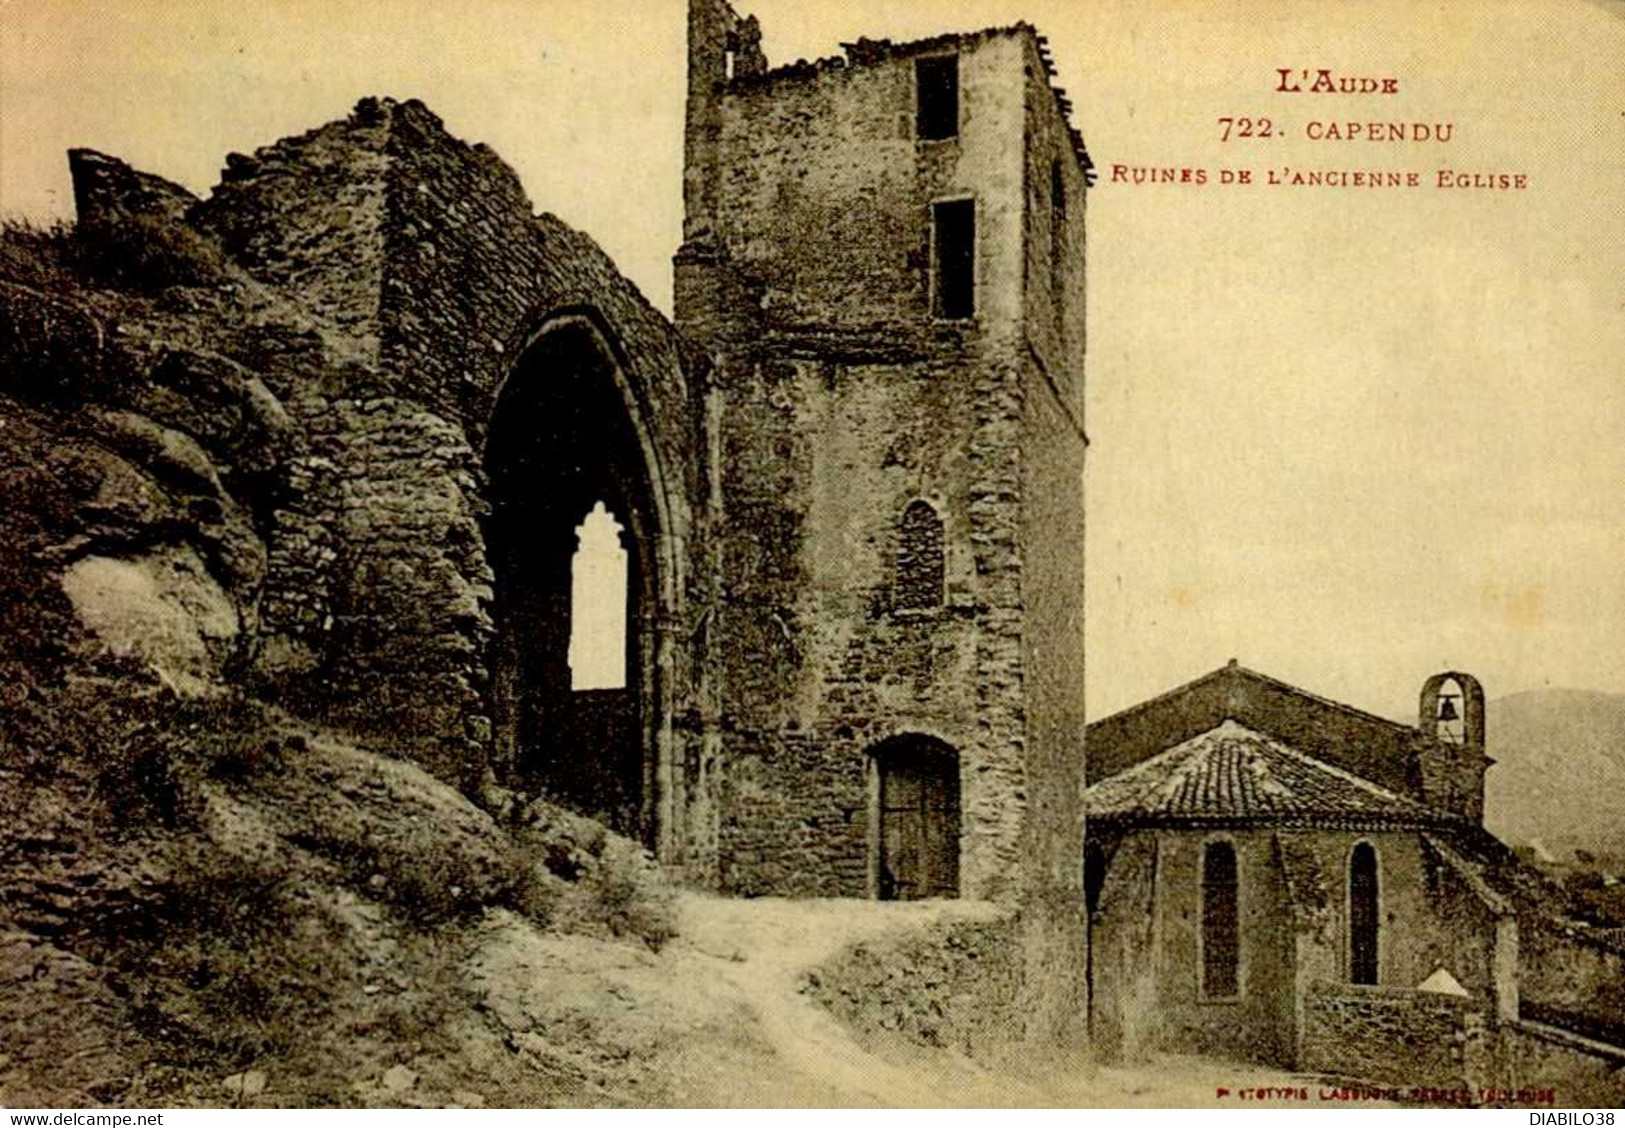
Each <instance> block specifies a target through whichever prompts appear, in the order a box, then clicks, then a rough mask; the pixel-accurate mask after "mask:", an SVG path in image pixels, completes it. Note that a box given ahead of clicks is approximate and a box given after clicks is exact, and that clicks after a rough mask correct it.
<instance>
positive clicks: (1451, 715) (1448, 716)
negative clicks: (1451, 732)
mask: <svg viewBox="0 0 1625 1128" xmlns="http://www.w3.org/2000/svg"><path fill="white" fill-rule="evenodd" d="M1439 719H1440V720H1441V721H1459V720H1461V714H1460V713H1458V712H1456V699H1455V698H1454V697H1446V698H1444V699H1443V700H1441V701H1440V702H1439Z"/></svg>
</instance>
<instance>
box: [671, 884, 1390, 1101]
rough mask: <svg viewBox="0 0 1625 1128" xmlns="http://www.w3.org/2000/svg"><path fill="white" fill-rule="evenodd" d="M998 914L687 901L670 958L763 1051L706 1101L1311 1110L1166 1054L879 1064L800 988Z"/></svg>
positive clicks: (1261, 1074)
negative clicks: (813, 975)
mask: <svg viewBox="0 0 1625 1128" xmlns="http://www.w3.org/2000/svg"><path fill="white" fill-rule="evenodd" d="M997 911H998V910H996V909H994V908H993V907H991V906H988V905H983V904H976V903H971V902H924V903H913V904H896V903H892V904H882V903H878V902H873V901H784V900H774V899H762V900H752V901H741V900H724V899H721V898H715V897H707V896H703V895H699V894H685V895H684V897H683V899H682V901H681V903H680V913H681V927H682V935H683V940H682V941H680V942H679V945H680V947H681V948H682V949H683V951H682V952H681V954H680V955H679V959H680V960H681V962H682V963H683V964H684V965H685V966H686V967H689V968H692V969H693V971H694V972H695V973H697V974H700V975H703V976H706V977H708V978H709V980H710V982H709V983H708V984H707V985H706V990H707V991H709V992H711V993H714V994H719V995H726V996H729V997H731V998H733V999H734V1000H735V1001H736V1002H737V1004H738V1005H739V1006H740V1007H741V1010H742V1017H743V1016H748V1018H749V1020H750V1021H751V1024H752V1026H753V1027H754V1028H755V1030H754V1032H755V1033H756V1034H757V1035H759V1037H760V1038H761V1040H762V1041H763V1042H764V1043H765V1048H766V1049H768V1050H769V1051H770V1053H771V1060H770V1061H769V1062H767V1063H764V1064H765V1070H763V1071H762V1073H761V1075H758V1076H753V1077H750V1078H742V1077H740V1076H738V1075H737V1073H735V1074H733V1075H731V1076H730V1077H724V1078H720V1079H719V1081H720V1082H721V1083H719V1084H718V1086H717V1087H716V1088H715V1089H714V1090H711V1091H710V1092H709V1094H708V1095H709V1097H710V1099H711V1100H712V1101H713V1102H714V1103H721V1104H728V1103H741V1104H744V1103H748V1104H784V1105H803V1106H805V1105H807V1104H831V1105H841V1106H883V1107H884V1106H892V1107H905V1108H906V1107H913V1108H935V1107H944V1106H961V1107H964V1106H970V1107H1010V1106H1018V1107H1020V1106H1039V1107H1090V1106H1094V1107H1206V1106H1214V1105H1218V1106H1224V1105H1225V1104H1227V1103H1237V1102H1238V1101H1239V1098H1238V1097H1235V1096H1232V1097H1230V1098H1228V1099H1227V1100H1225V1099H1216V1094H1217V1093H1218V1092H1219V1090H1220V1089H1226V1090H1229V1092H1230V1093H1232V1094H1236V1093H1239V1092H1240V1091H1241V1090H1243V1089H1249V1088H1258V1087H1265V1086H1268V1087H1272V1088H1276V1089H1287V1088H1293V1089H1302V1090H1304V1091H1305V1092H1306V1093H1307V1094H1308V1096H1309V1098H1310V1101H1309V1103H1317V1102H1316V1101H1315V1099H1314V1098H1315V1097H1316V1095H1317V1092H1318V1088H1319V1086H1318V1084H1317V1083H1316V1082H1315V1081H1314V1080H1313V1079H1310V1078H1304V1077H1295V1076H1293V1075H1290V1074H1285V1073H1282V1072H1278V1071H1272V1070H1267V1069H1262V1068H1259V1067H1256V1066H1245V1065H1233V1064H1230V1063H1226V1062H1215V1061H1208V1060H1204V1059H1199V1058H1187V1057H1180V1056H1174V1055H1165V1056H1160V1057H1158V1058H1157V1059H1156V1060H1154V1061H1151V1062H1147V1063H1145V1064H1143V1065H1136V1066H1134V1067H1132V1068H1128V1067H1116V1068H1112V1067H1090V1068H1087V1069H1082V1070H1079V1071H1077V1072H1076V1073H1075V1074H1072V1075H1064V1076H1063V1075H1058V1074H1045V1075H1042V1076H1040V1077H1026V1078H1023V1077H1017V1076H1013V1075H1010V1074H1007V1073H1000V1072H994V1071H992V1070H990V1069H988V1068H986V1067H985V1066H983V1065H981V1064H979V1063H978V1062H975V1061H972V1060H970V1059H968V1058H966V1057H964V1056H963V1055H960V1054H956V1053H951V1052H948V1051H932V1050H925V1049H921V1050H919V1051H918V1052H915V1053H909V1054H907V1055H906V1059H905V1058H904V1057H903V1056H902V1055H900V1056H899V1059H898V1060H888V1059H887V1058H884V1057H881V1056H878V1055H877V1054H875V1053H872V1052H870V1051H869V1050H867V1049H865V1048H864V1047H863V1046H861V1045H860V1044H859V1043H858V1042H857V1041H856V1040H855V1039H854V1037H853V1036H852V1034H851V1033H850V1032H849V1031H848V1030H847V1029H846V1028H845V1027H843V1026H842V1025H841V1024H840V1023H839V1022H837V1021H836V1020H835V1018H834V1017H833V1016H831V1015H830V1014H829V1012H828V1011H826V1010H825V1009H824V1008H822V1007H821V1006H819V1005H818V1004H817V1003H815V1002H814V1001H813V1000H812V999H811V998H809V997H808V996H806V995H803V994H802V993H801V992H800V990H799V987H800V982H801V977H802V975H803V974H804V973H805V972H806V971H808V970H809V969H811V968H814V967H816V966H818V965H819V964H822V963H824V962H825V961H827V960H828V959H829V958H830V957H832V956H834V955H835V954H836V953H837V952H838V951H840V950H841V949H842V948H844V947H845V946H847V945H849V944H853V943H856V942H858V941H862V940H875V939H879V938H881V937H884V936H887V935H890V934H894V933H897V932H901V931H904V930H912V929H915V928H918V927H920V926H921V925H923V924H927V923H931V922H936V921H943V920H953V919H961V920H965V919H990V918H992V917H994V916H995V915H996V914H997ZM696 1096H701V1097H702V1099H703V1095H702V1094H696ZM1293 1103H1296V1102H1295V1101H1294V1102H1293ZM1367 1107H1369V1106H1367Z"/></svg>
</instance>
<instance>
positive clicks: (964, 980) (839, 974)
mask: <svg viewBox="0 0 1625 1128" xmlns="http://www.w3.org/2000/svg"><path fill="white" fill-rule="evenodd" d="M1022 974H1023V972H1022V959H1021V936H1020V927H1019V921H1018V920H1016V919H1015V918H1014V917H1011V916H1002V917H999V918H997V919H992V920H969V921H967V920H950V921H946V922H937V923H935V924H932V925H928V926H924V927H922V928H920V929H919V930H918V931H916V932H911V933H908V934H906V935H903V936H901V937H890V938H887V939H884V940H878V941H873V942H865V943H861V944H857V945H854V946H853V947H851V948H849V949H847V950H845V951H843V952H841V953H840V954H839V955H837V956H836V957H835V958H834V959H832V960H830V961H828V962H826V963H825V964H824V965H823V966H821V967H819V968H817V969H815V970H814V971H811V972H808V973H807V974H806V976H805V977H804V978H803V980H802V987H801V989H802V991H803V992H804V993H806V994H808V995H811V996H812V997H813V998H814V999H816V1000H817V1001H818V1002H819V1003H820V1004H822V1005H823V1006H824V1007H826V1008H828V1010H829V1011H830V1012H831V1013H832V1014H834V1015H835V1016H836V1017H837V1018H839V1019H840V1020H841V1021H842V1022H843V1023H844V1024H845V1025H846V1026H847V1027H848V1028H849V1029H851V1030H852V1031H853V1032H854V1033H855V1034H856V1035H857V1036H858V1038H859V1040H860V1041H862V1042H864V1043H865V1044H867V1045H872V1046H877V1047H879V1048H884V1046H885V1043H886V1042H888V1041H902V1042H905V1043H908V1044H911V1045H914V1046H927V1047H932V1048H937V1049H949V1050H954V1051H957V1052H959V1053H962V1054H965V1055H966V1056H968V1057H972V1058H975V1059H977V1060H979V1061H982V1062H985V1063H995V1064H996V1063H1000V1062H1006V1061H1009V1060H1011V1058H1012V1056H1013V1055H1017V1054H1022V1052H1023V1051H1022V1050H1021V1049H1020V1046H1021V1044H1022V1034H1023V1028H1024V1024H1025V1022H1026V1021H1027V1017H1028V1016H1027V1013H1026V1012H1025V1011H1024V1009H1023V1008H1022V1007H1021V1006H1020V999H1021V994H1022V991H1021V982H1022ZM1029 1064H1030V1062H1029Z"/></svg>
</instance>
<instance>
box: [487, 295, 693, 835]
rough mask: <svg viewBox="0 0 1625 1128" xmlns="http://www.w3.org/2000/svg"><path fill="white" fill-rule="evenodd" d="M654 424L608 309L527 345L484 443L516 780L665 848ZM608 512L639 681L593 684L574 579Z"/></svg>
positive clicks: (549, 324)
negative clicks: (592, 529)
mask: <svg viewBox="0 0 1625 1128" xmlns="http://www.w3.org/2000/svg"><path fill="white" fill-rule="evenodd" d="M642 416H643V412H642V408H641V405H640V404H639V402H638V399H637V397H636V396H635V394H634V392H633V388H632V385H631V383H630V381H629V379H628V376H627V371H626V360H625V358H624V356H622V355H621V353H620V352H619V350H618V349H617V348H616V346H615V343H614V337H613V335H612V334H611V333H610V332H609V331H608V329H607V327H606V326H605V324H604V323H603V322H602V320H601V319H600V318H599V317H597V315H596V314H595V313H594V312H593V311H587V310H572V311H564V312H559V313H555V314H553V315H551V316H549V317H547V318H545V319H543V320H542V321H541V322H540V323H539V324H538V327H537V328H536V329H535V331H534V332H532V333H531V334H529V336H528V337H527V338H526V340H525V343H524V347H523V348H522V349H521V350H520V351H519V360H518V361H517V363H516V364H515V365H514V367H513V369H512V370H511V371H510V373H509V375H508V377H507V379H506V380H505V381H504V382H503V384H502V386H501V387H500V388H499V389H498V392H497V395H496V396H495V399H494V406H493V409H492V413H491V419H490V423H489V427H488V429H487V434H486V441H485V456H484V464H485V472H486V475H487V477H488V479H489V483H490V484H489V497H490V502H491V509H490V513H489V514H488V516H487V517H486V520H485V535H486V551H487V557H488V559H489V561H490V564H491V568H492V572H493V573H494V581H495V582H494V585H493V587H494V600H493V604H494V605H493V619H494V621H495V622H494V625H495V628H496V638H495V639H494V640H493V642H492V644H491V650H490V663H489V666H490V675H491V691H490V693H491V709H492V721H493V729H494V732H493V737H494V743H495V753H496V757H495V758H496V762H497V767H498V770H499V773H500V774H502V775H503V776H504V777H505V778H506V781H507V782H509V783H510V785H513V786H517V787H520V788H522V789H524V790H526V791H529V792H534V793H538V794H542V795H546V796H548V797H550V798H553V799H555V800H557V801H558V802H560V803H562V804H563V805H565V806H568V807H570V808H572V809H575V810H578V811H580V812H582V813H584V814H588V815H592V816H595V817H598V818H601V819H602V820H604V821H605V822H607V823H608V824H609V825H610V826H612V827H614V828H615V829H616V830H619V831H621V832H622V833H624V834H627V835H629V836H631V837H635V838H638V839H640V840H641V841H643V842H644V843H645V845H648V846H650V847H651V848H657V849H658V847H659V845H660V843H661V829H662V824H663V822H665V821H666V816H664V815H663V813H662V812H663V810H664V808H665V807H666V805H667V803H666V799H667V797H666V796H665V795H664V794H662V792H663V789H664V788H663V784H662V781H663V780H664V779H666V778H668V777H669V768H668V765H667V761H668V760H669V748H670V743H671V742H670V712H671V710H670V706H669V702H668V701H667V700H666V694H667V693H668V692H669V683H670V678H669V676H668V671H666V669H665V667H666V666H667V665H668V664H669V657H668V655H667V654H666V649H667V648H666V646H665V645H664V641H663V639H662V632H661V629H660V624H661V623H662V622H664V621H665V619H666V618H667V608H666V604H667V598H666V596H665V592H666V591H668V590H669V577H668V576H667V575H665V574H664V573H666V572H667V569H668V568H669V567H670V562H669V561H668V560H667V559H666V555H667V551H668V550H667V538H665V537H664V536H663V531H664V529H665V528H666V527H667V526H666V506H665V504H664V496H663V490H662V488H661V474H660V470H659V463H658V460H657V458H656V457H655V454H654V447H653V445H652V444H651V442H650V441H649V436H648V429H647V427H646V425H645V422H644V420H643V417H642ZM599 509H602V511H603V512H604V514H605V515H606V516H607V517H609V518H611V519H612V520H613V522H614V524H615V525H616V526H618V529H617V533H616V535H617V537H618V539H619V543H620V546H621V548H622V550H623V551H624V552H625V561H624V574H625V581H624V600H625V602H624V606H623V607H621V608H619V609H616V610H618V611H619V612H620V613H621V614H620V616H619V617H620V618H621V619H622V621H623V622H624V634H623V644H624V677H623V678H621V679H615V678H612V677H600V678H588V679H585V680H583V679H579V678H578V677H577V676H576V675H575V673H574V672H573V670H572V648H573V647H572V644H573V641H574V640H575V636H576V634H577V633H578V632H576V631H575V630H574V629H573V624H574V619H575V615H576V611H575V602H576V600H577V598H578V595H579V592H578V590H577V586H576V584H575V579H574V573H575V569H576V566H577V562H578V554H579V553H580V551H581V550H582V549H583V548H584V546H585V541H584V539H583V538H584V537H586V536H587V535H588V533H587V532H586V530H587V527H588V524H589V523H590V517H591V515H593V514H594V513H595V512H597V511H598V510H599ZM593 535H595V536H602V530H600V531H599V532H598V533H595V534H593ZM616 617H617V616H616V615H613V614H612V615H609V616H607V618H608V619H611V620H613V619H615V618H616ZM582 660H583V659H582V658H581V657H579V656H577V661H578V662H580V661H582ZM617 680H618V681H619V684H616V682H617Z"/></svg>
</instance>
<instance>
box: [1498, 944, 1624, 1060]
mask: <svg viewBox="0 0 1625 1128" xmlns="http://www.w3.org/2000/svg"><path fill="white" fill-rule="evenodd" d="M1518 923H1519V930H1518V972H1519V974H1518V995H1519V1002H1520V1005H1521V1006H1522V1008H1523V1013H1524V1014H1525V1016H1526V1017H1531V1018H1537V1019H1538V1020H1539V1021H1542V1022H1554V1023H1556V1024H1557V1025H1560V1026H1565V1027H1567V1028H1569V1029H1571V1030H1575V1031H1577V1032H1579V1033H1582V1034H1584V1033H1590V1034H1591V1035H1592V1036H1593V1037H1603V1038H1605V1039H1606V1040H1607V1041H1610V1042H1613V1043H1615V1044H1618V1045H1621V1046H1625V944H1622V943H1621V942H1620V941H1618V940H1614V941H1612V942H1609V941H1607V940H1605V939H1603V938H1602V937H1598V936H1594V935H1591V934H1589V933H1588V931H1587V930H1586V929H1585V927H1584V926H1582V925H1573V924H1566V923H1564V922H1561V921H1557V920H1552V919H1550V918H1545V917H1540V916H1536V915H1534V914H1526V915H1524V916H1523V917H1522V918H1520V920H1519V922H1518Z"/></svg>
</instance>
